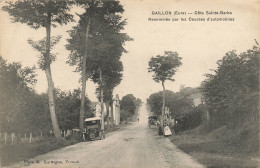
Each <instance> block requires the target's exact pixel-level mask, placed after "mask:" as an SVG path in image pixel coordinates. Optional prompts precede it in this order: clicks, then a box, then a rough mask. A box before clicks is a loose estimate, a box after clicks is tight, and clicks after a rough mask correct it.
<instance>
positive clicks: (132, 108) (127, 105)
mask: <svg viewBox="0 0 260 168" xmlns="http://www.w3.org/2000/svg"><path fill="white" fill-rule="evenodd" d="M141 103H142V101H141V100H140V99H138V98H136V97H134V95H132V94H128V95H125V96H124V97H122V99H121V101H120V118H121V120H127V118H129V117H131V116H133V115H134V114H135V112H136V110H137V108H138V107H139V106H140V105H141Z"/></svg>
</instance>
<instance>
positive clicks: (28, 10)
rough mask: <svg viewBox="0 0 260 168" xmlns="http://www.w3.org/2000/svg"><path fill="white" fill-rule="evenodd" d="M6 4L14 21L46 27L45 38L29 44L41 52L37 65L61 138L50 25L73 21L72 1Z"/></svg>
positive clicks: (29, 0) (54, 123)
mask: <svg viewBox="0 0 260 168" xmlns="http://www.w3.org/2000/svg"><path fill="white" fill-rule="evenodd" d="M7 3H8V5H6V6H4V7H3V10H5V11H7V12H8V13H9V15H10V16H11V17H12V20H13V21H14V22H20V23H25V24H27V25H28V26H30V27H31V28H34V29H39V28H40V27H43V28H45V29H46V38H45V39H43V40H41V41H38V42H33V41H30V44H32V46H33V47H34V48H35V49H36V50H38V51H39V52H40V54H41V56H40V57H39V65H40V68H41V69H42V70H44V71H45V73H46V78H47V82H48V97H49V108H50V115H51V120H52V125H53V130H54V134H55V137H56V138H57V139H60V138H61V135H60V130H59V126H58V123H57V118H56V113H55V104H54V97H53V91H54V84H53V80H52V74H51V66H50V65H51V62H52V61H54V60H55V56H54V55H53V54H51V48H52V47H53V46H54V44H55V43H57V42H58V41H59V37H56V38H55V39H54V42H53V43H52V42H51V39H52V37H51V27H52V26H53V27H56V26H57V24H60V25H62V24H67V23H68V22H70V21H73V16H72V15H71V14H70V13H69V10H70V7H71V5H72V3H70V1H54V0H48V1H45V0H39V1H35V0H22V1H8V2H7Z"/></svg>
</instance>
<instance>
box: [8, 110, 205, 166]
mask: <svg viewBox="0 0 260 168" xmlns="http://www.w3.org/2000/svg"><path fill="white" fill-rule="evenodd" d="M139 119H140V121H139V122H136V123H134V124H133V125H130V126H128V127H126V128H125V129H122V130H119V131H117V132H113V133H111V134H107V136H106V139H104V140H96V141H91V142H82V143H78V144H75V145H72V146H68V147H65V148H62V149H59V150H56V151H53V152H49V153H47V154H45V155H41V156H38V157H36V158H33V159H30V160H25V161H23V162H20V163H17V164H15V165H12V166H10V167H30V168H41V167H44V168H45V167H47V168H48V167H62V168H65V167H66V168H94V167H97V168H98V167H109V168H122V167H124V168H133V167H138V168H153V167H154V168H158V167H172V168H188V167H191V168H201V167H204V166H203V165H201V164H198V163H197V162H196V161H195V160H194V159H193V158H192V157H191V156H189V155H187V154H185V153H183V152H182V151H180V150H179V149H178V148H176V146H175V145H174V144H172V143H171V142H170V141H169V139H168V138H166V137H163V136H158V135H156V131H155V130H153V129H149V128H148V127H147V111H146V108H145V106H142V107H141V108H140V116H139Z"/></svg>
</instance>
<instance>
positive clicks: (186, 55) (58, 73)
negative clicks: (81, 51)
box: [0, 0, 260, 101]
mask: <svg viewBox="0 0 260 168" xmlns="http://www.w3.org/2000/svg"><path fill="white" fill-rule="evenodd" d="M120 2H121V4H122V5H123V6H124V9H125V12H124V13H123V14H122V15H123V18H124V19H127V25H126V26H125V30H123V32H125V33H127V34H128V35H129V36H130V37H131V38H133V39H134V40H133V41H130V42H127V43H126V44H125V48H126V50H127V51H128V52H127V53H124V54H123V55H122V57H121V61H122V62H123V66H124V71H123V80H122V81H121V83H120V85H119V86H117V87H116V88H115V90H114V95H116V94H119V97H120V98H122V97H123V96H124V95H126V94H133V95H134V96H135V97H137V98H141V99H142V100H143V101H145V100H146V99H147V98H148V97H149V95H150V94H152V93H154V92H158V91H161V90H162V86H161V84H160V83H156V82H154V81H153V79H152V74H151V73H148V70H147V69H148V62H149V60H150V59H151V57H153V56H156V55H162V54H163V53H164V51H176V52H178V54H179V56H180V57H182V66H181V67H180V68H178V71H177V72H176V74H175V76H174V79H175V81H174V82H166V89H168V90H172V91H174V92H177V91H179V88H180V85H185V86H186V87H198V86H199V85H200V83H201V82H202V81H203V80H204V79H205V76H204V74H206V73H210V72H211V71H210V69H216V68H217V64H216V62H217V60H219V59H221V58H222V57H223V56H224V55H225V53H226V52H228V51H231V50H236V51H237V53H240V52H244V51H246V50H247V49H250V48H252V47H253V45H255V44H256V43H255V39H256V40H257V41H258V42H260V31H259V30H260V29H259V28H260V18H259V16H260V10H259V9H260V8H259V7H260V6H259V1H257V0H234V1H233V0H229V1H226V0H225V1H224V0H215V1H211V0H203V1H202V0H197V1H194V0H185V1H184V0H171V1H170V0H161V1H158V0H157V1H156V0H120ZM1 5H3V3H1ZM1 5H0V6H1ZM153 11H154V12H156V11H157V13H159V12H161V13H163V12H165V11H171V12H172V15H153V14H152V13H154V12H153ZM174 11H179V12H186V15H182V16H180V15H176V16H174V14H173V13H174ZM206 11H209V12H210V11H213V12H215V11H218V12H219V11H229V12H232V15H206V13H205V12H206ZM75 12H77V13H80V12H81V10H80V9H79V8H74V9H73V10H72V11H71V13H73V14H74V13H75ZM195 12H197V13H199V12H204V15H195ZM187 13H192V14H187ZM166 17H167V18H171V19H172V18H179V19H180V18H181V17H182V18H187V19H188V18H189V17H192V18H206V19H207V18H209V17H211V18H214V17H221V18H222V17H230V18H234V21H230V22H225V21H215V22H214V21H211V22H207V21H204V22H203V21H170V22H167V21H149V20H148V18H166ZM75 20H78V17H77V16H76V17H75ZM0 23H1V26H0V54H1V56H2V57H3V58H4V59H7V61H8V62H13V61H16V62H21V63H22V65H24V66H33V65H36V67H37V71H36V73H37V74H38V76H37V79H38V82H37V84H36V85H35V86H34V89H35V90H36V91H37V92H38V93H42V92H46V91H47V81H46V76H45V73H44V72H43V71H41V70H40V69H39V68H38V66H37V55H38V53H37V51H35V50H34V49H33V48H32V47H31V46H30V45H29V44H28V43H27V40H28V39H29V38H31V39H33V40H40V39H42V38H44V37H45V29H43V28H41V29H38V30H34V29H32V28H30V27H28V26H27V25H24V24H20V23H11V20H10V17H9V15H8V14H7V13H6V12H3V11H0ZM76 24H77V22H74V23H70V24H68V25H66V26H62V27H61V26H58V27H57V28H53V29H52V35H62V39H61V41H60V43H59V44H58V45H57V46H56V47H55V48H54V50H53V52H54V53H58V54H57V59H56V61H55V62H54V63H52V65H51V68H52V74H53V80H54V85H55V87H57V88H59V89H62V90H66V91H68V90H73V89H76V88H79V87H80V84H79V82H78V81H79V77H80V76H79V74H78V73H76V72H73V71H74V70H75V67H71V66H69V65H68V64H66V61H67V58H68V56H69V52H68V51H67V50H66V49H65V47H64V45H66V44H67V42H66V39H67V38H68V37H69V35H68V33H67V30H70V29H71V27H72V26H74V25H76ZM95 88H96V86H95V85H94V84H93V83H92V82H91V81H88V82H87V91H86V93H87V95H88V97H89V98H90V100H92V101H96V95H95Z"/></svg>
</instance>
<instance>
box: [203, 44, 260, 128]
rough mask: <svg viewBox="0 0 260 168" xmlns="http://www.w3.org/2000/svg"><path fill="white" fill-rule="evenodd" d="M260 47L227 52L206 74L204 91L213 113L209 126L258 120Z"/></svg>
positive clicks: (214, 126)
mask: <svg viewBox="0 0 260 168" xmlns="http://www.w3.org/2000/svg"><path fill="white" fill-rule="evenodd" d="M259 59H260V50H259V47H253V49H250V50H247V51H246V52H243V53H241V54H237V53H236V52H235V51H231V52H227V53H226V55H225V56H224V57H223V58H222V59H221V60H219V61H218V62H217V64H218V67H217V69H216V70H214V73H213V74H207V75H206V77H207V79H206V80H205V81H204V82H203V83H202V86H201V90H202V92H203V95H204V99H205V100H204V101H205V106H206V107H207V109H208V111H209V114H210V126H211V128H216V127H219V126H221V125H229V126H239V125H241V124H242V123H244V122H256V121H257V120H258V111H259V108H258V103H259Z"/></svg>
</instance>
